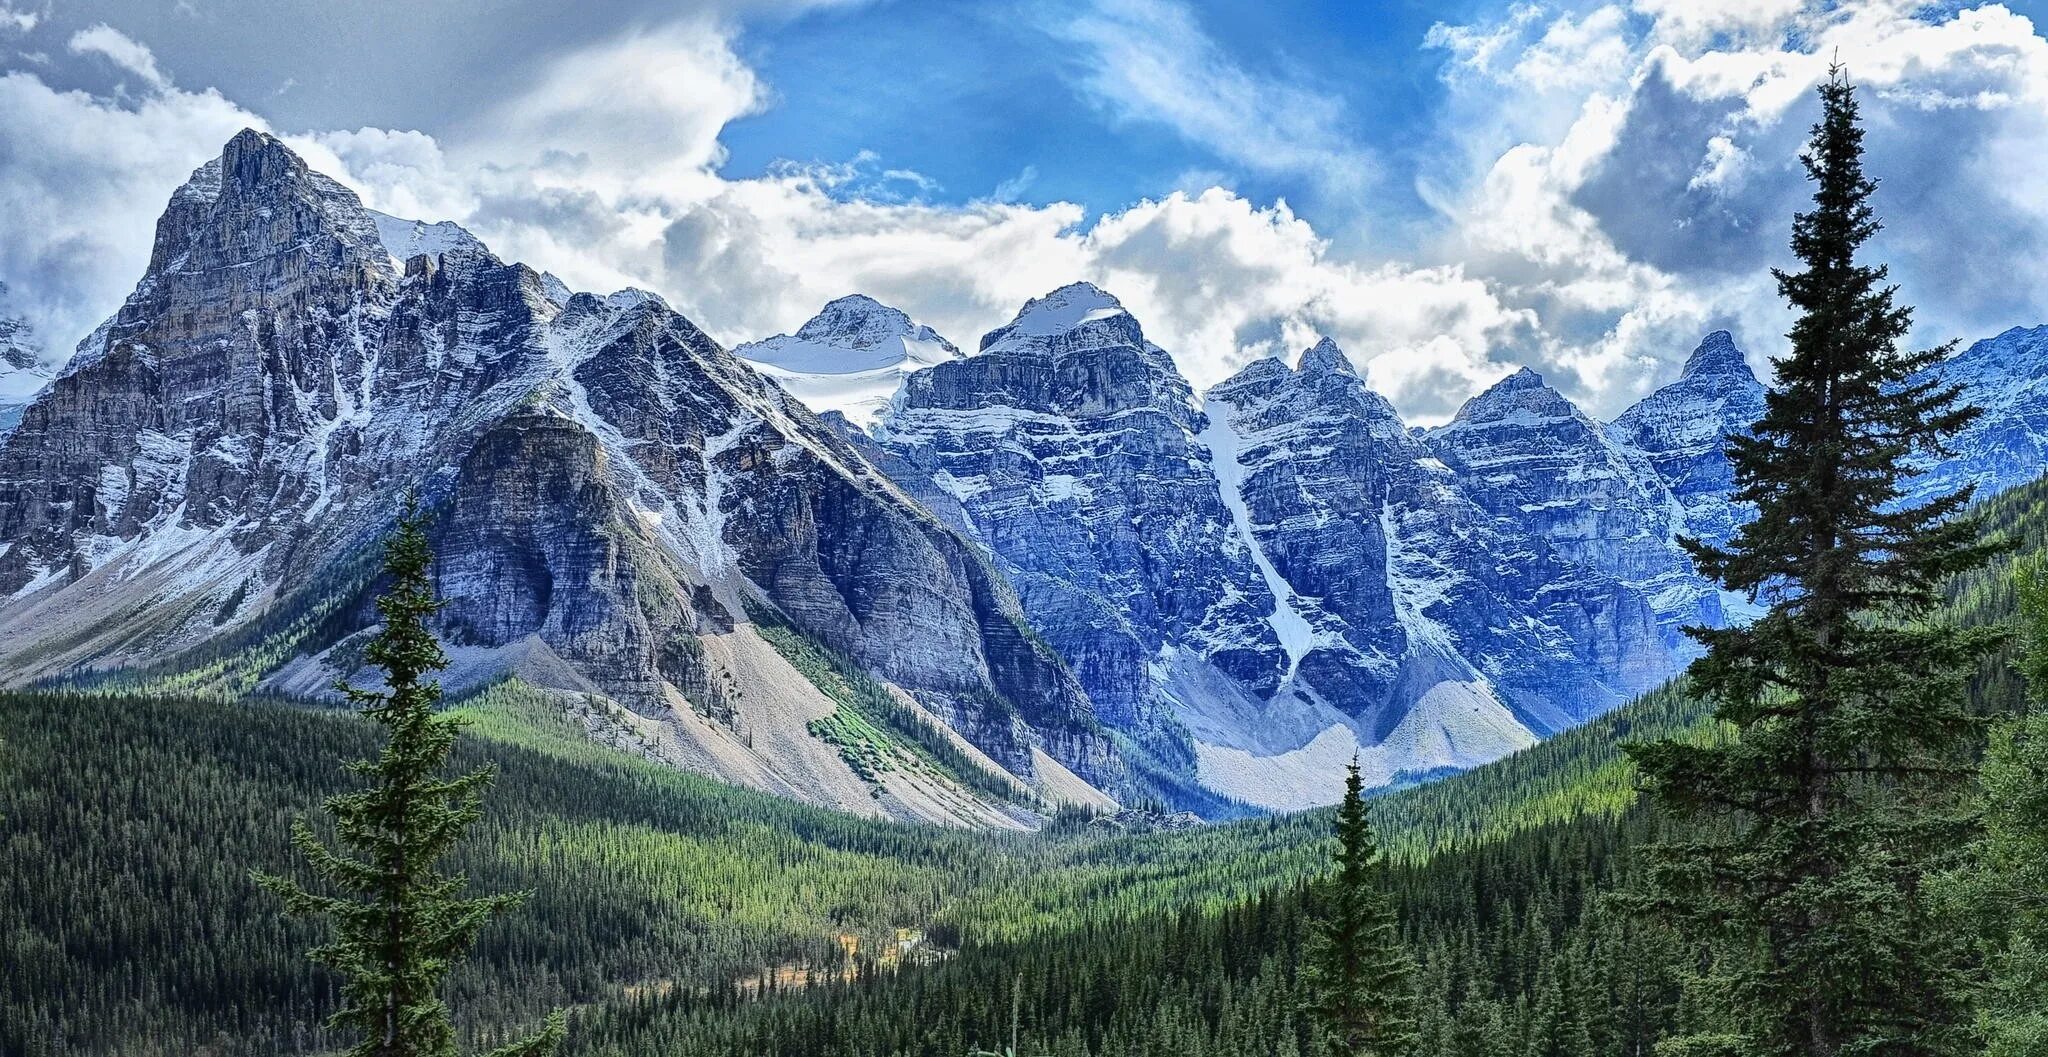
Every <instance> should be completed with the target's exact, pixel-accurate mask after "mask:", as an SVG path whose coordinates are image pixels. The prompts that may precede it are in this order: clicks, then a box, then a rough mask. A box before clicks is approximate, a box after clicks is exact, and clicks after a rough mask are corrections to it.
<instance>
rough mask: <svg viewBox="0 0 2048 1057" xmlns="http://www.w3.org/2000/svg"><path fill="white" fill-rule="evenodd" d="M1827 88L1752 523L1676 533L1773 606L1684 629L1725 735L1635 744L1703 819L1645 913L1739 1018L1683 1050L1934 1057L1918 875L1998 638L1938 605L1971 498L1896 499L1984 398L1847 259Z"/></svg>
mask: <svg viewBox="0 0 2048 1057" xmlns="http://www.w3.org/2000/svg"><path fill="white" fill-rule="evenodd" d="M1819 94H1820V100H1821V104H1822V117H1821V120H1820V122H1819V123H1818V124H1817V125H1815V126H1814V130H1813V139H1812V142H1811V144H1810V146H1809V148H1808V150H1807V152H1806V153H1805V154H1804V155H1803V157H1802V160H1803V161H1804V163H1805V166H1806V171H1807V175H1808V178H1809V179H1810V180H1811V181H1812V182H1813V183H1814V184H1815V189H1814V195H1813V201H1814V207H1813V209H1812V210H1810V211H1808V212H1805V213H1801V214H1799V215H1798V216H1797V217H1796V218H1795V220H1794V221H1793V226H1792V249H1793V251H1794V253H1795V254H1796V255H1797V256H1798V257H1799V259H1800V260H1801V261H1802V262H1803V263H1804V265H1805V267H1804V268H1803V269H1802V270H1800V271H1798V272H1785V271H1776V272H1774V274H1775V275H1776V277H1777V281H1778V288H1779V291H1780V293H1781V294H1783V296H1785V297H1786V299H1787V300H1788V301H1790V302H1791V304H1792V306H1793V307H1794V308H1795V309H1797V310H1798V311H1799V312H1800V316H1799V319H1798V321H1797V322H1796V323H1795V324H1794V325H1793V328H1792V330H1791V332H1790V334H1789V335H1788V337H1789V338H1790V340H1791V346H1792V348H1791V353H1790V354H1789V355H1788V356H1786V357H1785V358H1783V359H1780V360H1778V361H1777V363H1776V366H1777V384H1776V385H1775V386H1774V387H1773V389H1772V390H1771V392H1770V394H1769V396H1768V397H1767V399H1766V403H1765V409H1764V415H1763V418H1762V419H1761V420H1760V421H1758V422H1757V423H1756V425H1755V427H1754V429H1753V431H1752V434H1751V435H1750V436H1748V437H1736V438H1731V439H1730V441H1729V456H1730V459H1731V460H1732V461H1733V463H1734V467H1735V475H1736V482H1737V496H1738V497H1739V498H1740V499H1741V500H1742V501H1744V502H1746V503H1748V504H1751V505H1753V507H1754V508H1755V511H1756V517H1755V520H1753V521H1752V522H1750V523H1749V524H1748V525H1746V526H1745V527H1744V528H1743V529H1742V530H1741V531H1740V532H1739V533H1738V534H1737V535H1736V537H1735V538H1734V540H1733V541H1732V542H1731V543H1730V545H1729V546H1728V547H1727V548H1725V549H1723V548H1718V547H1713V546H1706V545H1702V544H1700V543H1698V542H1696V541H1690V542H1688V549H1690V550H1691V552H1692V554H1693V557H1694V560H1695V562H1696V563H1697V565H1698V567H1699V568H1700V570H1701V571H1702V572H1703V573H1705V574H1706V575H1708V576H1710V577H1712V578H1714V579H1716V580H1718V581H1720V582H1721V583H1722V584H1723V585H1725V586H1726V587H1727V588H1728V589H1730V590H1732V591H1736V592H1741V593H1743V594H1746V595H1748V596H1750V597H1751V598H1752V599H1755V600H1757V601H1759V602H1763V603H1767V604H1768V606H1769V608H1768V611H1767V612H1766V613H1765V615H1763V616H1762V617H1760V618H1758V619H1757V620H1756V621H1755V622H1753V623H1750V624H1748V625H1743V626H1737V627H1729V628H1723V629H1719V630H1712V629H1703V628H1702V629H1691V630H1692V633H1693V634H1694V635H1695V636H1697V637H1698V638H1699V639H1700V640H1701V641H1702V642H1704V643H1705V645H1706V646H1707V648H1708V652H1707V655H1706V656H1705V657H1704V658H1703V659H1701V660H1700V661H1699V662H1697V663H1696V664H1694V666H1693V668H1692V670H1691V672H1690V679H1691V683H1692V686H1693V687H1694V689H1695V690H1697V691H1698V692H1699V693H1701V694H1703V695H1705V696H1706V697H1707V698H1708V699H1709V700H1711V701H1712V702H1713V703H1714V704H1715V706H1716V715H1717V716H1718V717H1719V718H1720V719H1721V720H1722V721H1723V723H1724V724H1726V726H1727V727H1728V728H1731V729H1732V732H1733V737H1732V738H1727V739H1722V740H1719V741H1713V742H1711V743H1701V742H1699V741H1695V742H1689V743H1688V742H1664V743H1659V744H1655V745H1650V746H1641V747H1637V748H1635V749H1634V750H1632V751H1633V755H1634V756H1635V758H1636V761H1637V763H1638V765H1639V766H1640V768H1641V770H1642V773H1643V774H1644V776H1645V778H1646V779H1647V782H1648V785H1649V787H1650V789H1651V790H1652V791H1654V793H1655V794H1656V795H1657V797H1658V800H1659V801H1660V802H1661V803H1662V804H1664V805H1665V806H1667V807H1669V808H1672V809H1675V810H1676V811H1677V812H1678V813H1679V814H1680V815H1682V816H1689V817H1691V818H1693V819H1695V820H1696V821H1699V822H1701V823H1702V825H1700V826H1698V827H1697V828H1696V829H1695V831H1694V832H1695V833H1696V834H1698V835H1697V836H1694V837H1693V838H1692V839H1690V840H1688V841H1684V842H1681V843H1676V844H1671V845H1667V846H1665V847H1663V848H1662V849H1660V854H1659V855H1658V857H1657V861H1656V865H1655V867H1654V870H1653V873H1654V876H1655V881H1656V883H1657V885H1658V898H1657V899H1656V900H1654V901H1653V905H1656V906H1659V907H1661V908H1662V909H1663V910H1665V911H1667V912H1668V913H1669V914H1670V915H1671V917H1672V918H1673V920H1675V921H1677V922H1678V923H1679V924H1680V925H1681V926H1683V927H1685V928H1686V930H1687V933H1688V935H1689V936H1690V937H1691V938H1692V939H1693V940H1694V941H1695V942H1699V943H1703V944H1704V945H1705V947H1706V949H1707V950H1708V951H1710V952H1711V955H1712V957H1711V961H1710V964H1711V969H1710V970H1709V972H1708V973H1707V974H1705V975H1706V979H1707V980H1708V981H1709V986H1711V987H1712V988H1713V989H1714V990H1716V991H1718V992H1719V993H1718V994H1715V995H1712V996H1703V999H1702V1003H1701V1005H1700V1006H1699V1007H1697V1008H1716V1009H1721V1010H1725V1011H1727V1015H1728V1017H1729V1019H1730V1023H1728V1024H1727V1025H1725V1028H1726V1030H1725V1031H1723V1032H1719V1033H1716V1034H1705V1033H1703V1034H1700V1035H1697V1036H1695V1037H1693V1038H1692V1039H1690V1040H1687V1041H1685V1042H1681V1043H1679V1044H1678V1045H1677V1046H1675V1047H1674V1049H1675V1051H1676V1052H1739V1053H1743V1054H1745V1055H1793V1054H1799V1055H1813V1057H1833V1055H1836V1054H1847V1053H1858V1054H1861V1053H1882V1054H1898V1055H1913V1054H1934V1053H1943V1052H1950V1051H1951V1050H1952V1049H1953V1047H1954V1046H1955V1045H1956V1040H1957V1039H1958V1038H1959V1035H1960V1033H1959V1032H1958V1031H1957V1030H1956V1026H1957V1024H1958V1023H1959V1020H1960V1017H1959V1013H1958V1010H1957V1009H1956V1008H1955V1006H1954V1003H1953V1002H1951V1001H1950V1000H1948V998H1947V997H1946V995H1947V994H1948V988H1947V987H1946V986H1945V985H1946V980H1947V977H1948V969H1949V966H1950V965H1951V958H1950V953H1949V951H1948V950H1947V948H1946V946H1945V940H1946V936H1945V934H1944V932H1943V930H1941V929H1939V928H1936V927H1935V926H1934V924H1933V923H1932V922H1930V920H1929V916H1928V915H1929V907H1928V905H1927V904H1928V901H1927V899H1926V897H1925V895H1924V890H1923V886H1922V884H1921V882H1922V880H1923V878H1924V876H1925V873H1926V871H1927V869H1928V867H1929V861H1930V857H1931V856H1932V855H1934V854H1935V853H1936V852H1938V851H1940V850H1942V849H1946V848H1953V847H1956V846H1958V844H1959V843H1960V841H1961V840H1962V839H1963V838H1964V836H1965V835H1966V833H1967V811H1966V810H1964V809H1963V808H1962V806H1961V804H1960V801H1961V799H1962V798H1961V797H1960V796H1958V793H1959V791H1960V790H1961V789H1962V788H1963V786H1964V783H1963V781H1962V780H1961V777H1962V775H1963V774H1964V773H1965V771H1966V769H1965V765H1964V762H1963V761H1964V757H1965V753H1964V752H1963V751H1962V749H1963V746H1964V745H1965V744H1966V743H1967V741H1968V735H1969V734H1970V732H1971V730H1972V726H1971V718H1970V716H1969V713H1968V711H1967V709H1966V707H1965V704H1964V701H1965V697H1964V689H1965V680H1966V677H1967V675H1968V673H1970V672H1971V671H1973V670H1974V668H1975V666H1976V663H1977V661H1978V659H1979V658H1980V657H1981V656H1982V655H1983V654H1984V653H1985V652H1986V651H1988V650H1989V649H1990V648H1991V646H1992V643H1993V639H1994V637H1995V634H1996V633H1995V632H1991V631H1966V630H1959V629H1957V628H1954V627H1949V626H1944V625H1941V624H1938V623H1934V622H1933V621H1932V618H1933V617H1934V615H1935V611H1936V608H1937V606H1938V604H1939V601H1940V599H1939V595H1938V590H1939V586H1940V584H1941V582H1942V580H1943V579H1944V578H1945V577H1948V576H1950V575H1951V574H1954V573H1957V572H1959V571H1962V570H1965V569H1968V568H1971V567H1974V566H1976V565H1978V564H1980V563H1981V562H1982V561H1984V559H1985V558H1986V557H1988V555H1989V548H1988V546H1987V545H1985V544H1983V543H1981V542H1979V540H1978V535H1977V526H1976V525H1975V523H1974V521H1973V520H1972V519H1970V518H1968V517H1965V516H1961V515H1960V511H1962V509H1963V508H1964V507H1965V505H1966V504H1967V503H1968V502H1969V500H1970V494H1969V492H1968V490H1963V491H1960V492H1956V493H1953V494H1948V495H1943V496H1939V497H1937V498H1934V499H1930V500H1925V501H1922V502H1918V503H1908V502H1906V501H1905V496H1906V493H1905V490H1904V489H1905V485H1906V484H1907V482H1908V481H1909V479H1910V477H1911V475H1912V472H1913V471H1912V470H1911V469H1910V465H1909V463H1910V460H1911V459H1912V458H1913V457H1915V456H1919V455H1926V454H1940V453H1943V452H1944V450H1945V449H1944V444H1945V441H1946V438H1947V437H1948V436H1949V435H1951V434H1952V433H1953V432H1954V431H1955V430H1956V429H1958V428H1959V427H1961V426H1962V425H1964V424H1965V423H1967V422H1968V421H1969V419H1970V418H1971V416H1972V415H1973V414H1974V413H1975V409H1971V408H1963V407H1959V406H1958V405H1957V403H1956V398H1957V395H1958V391H1957V390H1956V389H1955V388H1954V387H1950V386H1946V385H1943V384H1940V383H1938V382H1932V381H1926V380H1916V377H1915V376H1916V375H1917V374H1918V372H1920V371H1922V370H1923V369H1925V368H1927V367H1929V366H1931V365H1933V364H1934V363H1936V362H1937V361H1938V360H1939V359H1940V358H1941V357H1942V356H1943V355H1945V353H1946V351H1947V350H1946V349H1945V348H1938V349H1932V350H1928V351H1924V352H1917V353H1906V352H1901V351H1899V349H1898V342H1899V340H1900V339H1901V338H1902V337H1903V336H1904V335H1905V333H1906V331H1907V329H1908V326H1909V324H1910V322H1911V318H1912V310H1911V309H1910V308H1908V307H1905V306H1901V305H1897V304H1895V303H1894V295H1895V293H1896V287H1894V286H1891V285H1888V284H1887V283H1886V282H1885V278H1886V270H1885V268H1884V267H1882V266H1872V265H1869V264H1865V263H1861V262H1859V261H1858V260H1857V252H1858V250H1859V248H1860V247H1861V246H1862V245H1863V243H1864V242H1865V241H1866V240H1868V239H1869V238H1870V237H1871V236H1872V235H1874V234H1876V232H1877V231H1878V228H1879V224H1878V221H1877V218H1876V215H1875V213H1874V211H1873V209H1872V207H1871V203H1870V198H1871V195H1872V193H1873V192H1874V191H1875V190H1876V184H1875V182H1874V181H1873V180H1871V179H1870V178H1869V177H1868V176H1866V175H1865V173H1864V170H1863V145H1862V144H1863V132H1862V129H1861V128H1860V126H1859V122H1858V111H1857V102H1856V94H1855V90H1854V88H1853V87H1852V86H1851V84H1850V83H1849V81H1848V79H1847V78H1846V77H1845V76H1843V75H1842V73H1841V71H1840V70H1839V69H1837V70H1835V71H1833V72H1832V73H1831V74H1830V77H1829V79H1828V81H1827V82H1826V83H1824V84H1823V85H1821V87H1820V93H1819ZM1688 1047H1690V1050H1689V1051H1688Z"/></svg>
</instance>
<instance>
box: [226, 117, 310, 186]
mask: <svg viewBox="0 0 2048 1057" xmlns="http://www.w3.org/2000/svg"><path fill="white" fill-rule="evenodd" d="M220 166H221V182H222V186H223V189H224V190H225V189H226V188H230V187H232V188H235V189H238V190H241V191H244V192H260V191H261V190H262V189H264V188H267V187H269V186H270V185H272V184H275V183H279V182H282V181H285V180H303V179H305V178H306V175H307V174H308V173H309V172H311V171H312V170H310V169H308V168H307V167H306V163H305V162H303V161H301V160H300V159H299V156H298V155H297V154H295V153H293V152H292V151H291V149H290V148H287V147H286V146H285V145H284V144H283V143H280V142H278V140H277V138H276V137H275V136H271V135H268V134H266V133H262V132H258V131H256V130H255V129H253V128H245V129H243V130H242V131H240V132H237V133H235V136H234V138H233V139H230V140H228V142H227V145H226V146H225V147H223V148H221V153H220Z"/></svg>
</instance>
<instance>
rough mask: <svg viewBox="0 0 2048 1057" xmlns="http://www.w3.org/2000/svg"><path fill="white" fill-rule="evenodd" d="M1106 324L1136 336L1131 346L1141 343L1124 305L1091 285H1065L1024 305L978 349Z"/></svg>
mask: <svg viewBox="0 0 2048 1057" xmlns="http://www.w3.org/2000/svg"><path fill="white" fill-rule="evenodd" d="M1105 323H1106V324H1110V325H1111V326H1113V327H1115V328H1117V329H1123V330H1128V331H1129V332H1130V333H1131V335H1132V336H1134V337H1135V340H1133V341H1132V343H1133V344H1141V343H1142V342H1143V340H1144V335H1143V334H1142V333H1140V332H1139V331H1138V324H1137V321H1136V320H1135V319H1132V318H1131V314H1130V313H1129V312H1128V311H1126V310H1125V309H1124V306H1123V302H1121V301H1118V300H1117V299H1116V298H1115V297H1112V296H1110V294H1109V293H1108V291H1105V290H1103V289H1102V288H1101V287H1099V286H1096V285H1095V284H1094V283H1088V282H1078V283H1068V284H1067V285H1065V286H1062V287H1060V288H1059V289H1057V290H1054V291H1053V292H1051V293H1049V294H1046V295H1045V296H1043V297H1034V298H1032V299H1031V300H1029V301H1026V302H1024V307H1023V308H1022V309H1019V310H1018V312H1017V316H1016V318H1015V319H1012V320H1010V322H1009V323H1008V324H1007V325H1005V326H1002V327H999V328H997V329H995V330H992V331H989V332H988V333H987V334H985V335H983V336H982V339H981V347H982V350H983V351H987V350H989V349H991V348H994V347H995V346H997V345H999V344H1002V343H1004V342H1007V341H1011V340H1014V339H1035V338H1054V337H1059V336H1062V335H1066V334H1068V333H1070V332H1073V331H1077V330H1080V329H1082V328H1085V327H1093V326H1095V325H1100V324H1105Z"/></svg>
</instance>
